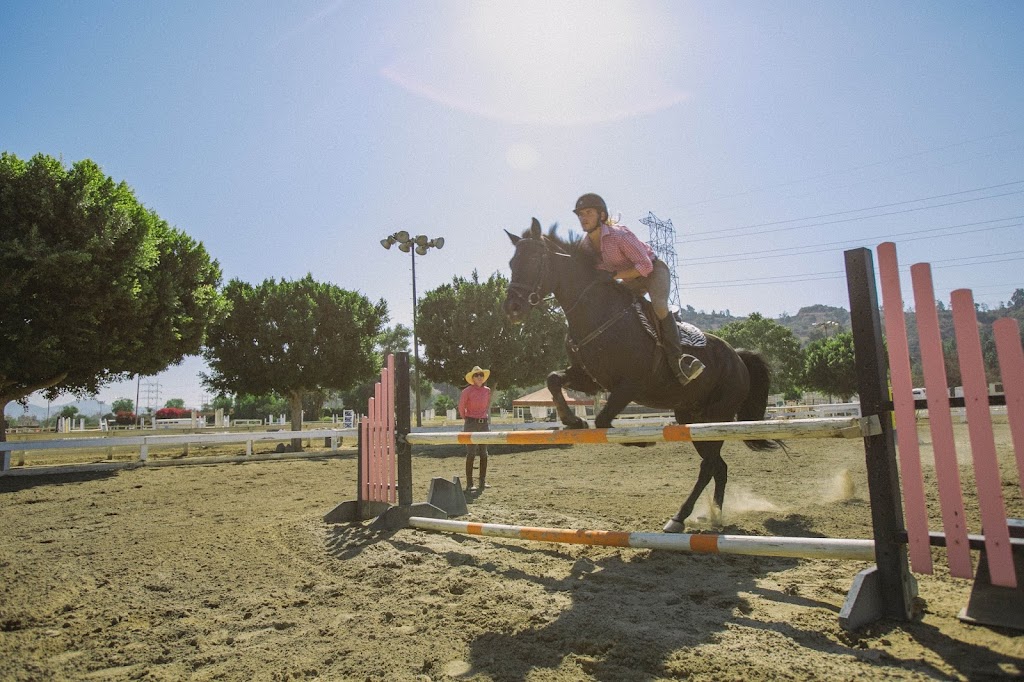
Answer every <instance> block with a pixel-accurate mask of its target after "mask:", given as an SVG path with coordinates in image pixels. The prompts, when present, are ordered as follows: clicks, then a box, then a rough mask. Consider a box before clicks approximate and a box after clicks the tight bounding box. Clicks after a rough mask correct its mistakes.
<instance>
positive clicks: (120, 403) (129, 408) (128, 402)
mask: <svg viewBox="0 0 1024 682" xmlns="http://www.w3.org/2000/svg"><path fill="white" fill-rule="evenodd" d="M110 411H111V412H112V413H114V414H117V413H118V412H133V413H134V412H135V401H134V400H132V399H131V398H118V399H117V400H115V401H114V404H113V405H111V406H110Z"/></svg>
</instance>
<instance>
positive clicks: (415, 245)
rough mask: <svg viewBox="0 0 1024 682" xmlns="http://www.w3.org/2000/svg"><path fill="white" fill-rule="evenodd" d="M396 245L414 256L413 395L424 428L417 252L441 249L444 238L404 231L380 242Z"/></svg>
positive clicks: (385, 244)
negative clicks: (417, 317)
mask: <svg viewBox="0 0 1024 682" xmlns="http://www.w3.org/2000/svg"><path fill="white" fill-rule="evenodd" d="M394 244H398V245H399V247H398V248H399V250H400V251H408V252H409V255H410V256H412V352H413V357H414V358H415V359H416V364H415V365H413V372H414V373H415V374H414V377H415V382H416V384H415V386H413V393H415V394H416V426H422V425H423V421H422V416H421V414H420V339H419V336H417V334H416V316H417V315H416V313H417V311H416V252H417V251H419V252H420V255H421V256H424V255H426V253H427V250H428V249H440V248H441V247H443V246H444V237H435V238H434V239H428V238H427V235H425V234H420V235H416V236H415V237H412V236H410V235H409V233H408V232H406V231H405V230H402V231H400V232H395V233H393V234H391V235H390V236H388V237H387V238H385V239H382V240H380V245H381V246H383V247H384V248H385V249H390V248H391V247H392V245H394Z"/></svg>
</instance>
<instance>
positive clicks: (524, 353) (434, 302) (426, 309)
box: [416, 270, 566, 388]
mask: <svg viewBox="0 0 1024 682" xmlns="http://www.w3.org/2000/svg"><path fill="white" fill-rule="evenodd" d="M507 289H508V280H507V279H505V277H503V276H502V275H501V274H499V273H495V274H493V275H491V277H490V278H489V279H488V280H487V281H486V282H481V281H480V278H479V276H478V275H477V272H476V271H475V270H474V271H473V275H472V277H471V278H470V279H465V278H462V277H455V278H453V279H452V283H451V284H445V285H442V286H440V287H438V288H437V289H434V290H432V291H429V292H427V294H426V296H424V297H423V300H422V301H421V302H420V303H419V314H418V317H417V320H416V325H417V326H416V331H417V332H418V335H419V339H420V341H421V342H422V343H423V346H424V349H425V351H426V352H425V356H426V358H425V359H424V358H421V368H420V369H421V374H423V375H424V376H426V377H427V378H428V379H430V380H431V381H435V382H443V383H447V384H451V385H453V386H465V385H466V378H465V376H466V372H468V371H469V370H470V369H472V368H473V366H474V365H480V366H481V367H487V368H488V369H490V370H491V377H490V380H489V382H488V385H489V386H491V387H492V388H494V387H496V386H504V387H508V386H512V385H516V386H526V385H530V384H535V383H537V382H539V381H542V380H543V379H544V377H546V376H547V375H548V373H550V372H551V371H553V370H556V369H559V368H562V367H565V364H566V356H565V330H566V327H565V318H564V316H563V315H562V314H561V312H550V311H543V312H541V311H536V312H534V314H532V315H530V316H529V317H527V319H526V322H525V323H523V324H520V325H512V324H510V323H509V322H508V321H507V319H506V317H505V314H504V313H503V312H502V310H501V304H502V302H503V301H504V300H505V294H506V291H507Z"/></svg>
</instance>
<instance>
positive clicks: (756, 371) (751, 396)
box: [736, 350, 785, 452]
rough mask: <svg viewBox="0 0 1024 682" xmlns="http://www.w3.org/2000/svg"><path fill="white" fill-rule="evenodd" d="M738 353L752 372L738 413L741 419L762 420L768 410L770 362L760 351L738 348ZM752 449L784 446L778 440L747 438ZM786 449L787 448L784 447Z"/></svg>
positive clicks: (759, 450)
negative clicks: (747, 389)
mask: <svg viewBox="0 0 1024 682" xmlns="http://www.w3.org/2000/svg"><path fill="white" fill-rule="evenodd" d="M736 354H737V355H739V356H740V359H741V360H743V364H744V365H746V366H747V373H748V374H750V390H749V391H748V392H747V397H746V399H745V400H744V401H743V404H742V405H740V409H739V410H738V411H737V413H736V418H737V419H738V420H739V421H760V420H762V419H764V415H765V412H767V410H768V388H769V386H771V383H772V371H771V368H769V367H768V363H767V362H765V360H764V358H763V357H761V355H760V354H759V353H755V352H754V351H751V350H737V351H736ZM743 442H744V443H745V444H746V446H747V447H748V448H750V449H751V450H757V451H758V452H764V451H766V450H775V449H777V448H779V447H780V446H782V443H781V442H779V441H777V440H745V441H743ZM783 449H785V448H783Z"/></svg>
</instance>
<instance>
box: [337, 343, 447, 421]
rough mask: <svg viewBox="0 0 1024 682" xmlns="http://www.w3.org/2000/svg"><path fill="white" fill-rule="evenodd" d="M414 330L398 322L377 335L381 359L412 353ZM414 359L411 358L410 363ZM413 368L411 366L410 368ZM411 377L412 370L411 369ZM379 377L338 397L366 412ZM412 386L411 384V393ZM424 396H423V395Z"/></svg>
mask: <svg viewBox="0 0 1024 682" xmlns="http://www.w3.org/2000/svg"><path fill="white" fill-rule="evenodd" d="M411 343H412V330H411V329H409V328H408V327H406V326H405V325H403V324H396V325H395V326H394V327H387V328H385V329H384V331H382V332H381V333H380V335H379V336H378V337H377V342H376V344H375V348H376V352H377V353H378V354H379V355H380V358H381V361H382V362H383V361H384V359H386V358H387V356H388V355H391V354H393V353H402V352H405V353H412V346H411ZM411 364H412V359H411V358H410V365H411ZM410 369H411V368H410ZM409 374H410V377H411V376H412V372H411V371H410V373H409ZM377 380H378V377H376V376H373V377H370V378H369V379H367V380H366V381H363V382H360V383H359V384H357V385H356V386H354V387H352V388H350V389H348V390H346V391H339V392H338V393H337V396H336V397H337V399H340V400H341V402H342V404H344V406H345V409H349V410H355V411H356V412H359V413H363V414H365V412H366V406H367V401H369V399H370V398H372V397H373V386H374V384H376V383H377ZM411 390H412V387H411V386H410V395H411ZM428 395H429V393H428ZM421 397H422V396H421ZM410 404H411V405H415V404H416V401H415V398H412V399H410Z"/></svg>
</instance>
